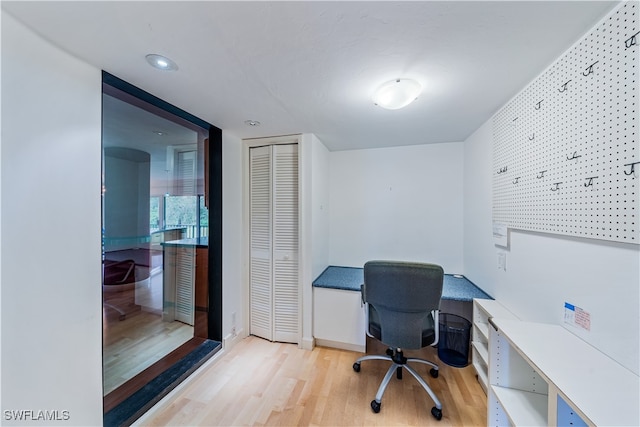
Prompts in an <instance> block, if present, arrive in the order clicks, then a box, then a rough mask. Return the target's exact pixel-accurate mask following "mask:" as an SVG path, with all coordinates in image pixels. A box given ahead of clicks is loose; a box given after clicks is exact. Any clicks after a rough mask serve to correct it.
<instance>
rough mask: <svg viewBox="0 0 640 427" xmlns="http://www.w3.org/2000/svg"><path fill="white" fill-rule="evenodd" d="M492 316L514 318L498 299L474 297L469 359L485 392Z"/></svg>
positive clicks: (487, 377)
mask: <svg viewBox="0 0 640 427" xmlns="http://www.w3.org/2000/svg"><path fill="white" fill-rule="evenodd" d="M492 317H500V318H507V319H516V316H515V315H513V314H512V313H511V312H510V311H509V310H507V309H506V308H505V307H504V306H503V305H502V304H500V303H499V302H498V301H496V300H489V299H478V298H474V300H473V331H472V336H471V348H472V350H471V360H472V363H473V367H474V368H475V370H476V374H477V375H478V382H479V383H480V385H481V386H482V389H483V390H484V392H485V393H487V389H488V387H489V319H490V318H492Z"/></svg>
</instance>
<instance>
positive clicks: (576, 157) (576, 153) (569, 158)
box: [567, 151, 582, 160]
mask: <svg viewBox="0 0 640 427" xmlns="http://www.w3.org/2000/svg"><path fill="white" fill-rule="evenodd" d="M580 157H582V156H581V155H580V156H578V152H577V151H574V152H573V156H572V157H567V160H575V159H578V158H580Z"/></svg>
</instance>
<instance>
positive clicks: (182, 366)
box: [103, 340, 222, 427]
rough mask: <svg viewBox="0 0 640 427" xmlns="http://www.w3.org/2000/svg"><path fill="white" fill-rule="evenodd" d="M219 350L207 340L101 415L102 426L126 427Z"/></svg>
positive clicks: (215, 344)
mask: <svg viewBox="0 0 640 427" xmlns="http://www.w3.org/2000/svg"><path fill="white" fill-rule="evenodd" d="M220 348H222V346H221V344H220V342H218V341H213V340H207V341H205V342H203V343H202V344H200V345H199V346H198V347H197V348H195V349H194V350H193V351H192V352H191V353H189V354H188V355H186V356H184V357H183V358H182V359H180V360H179V361H177V362H176V363H174V364H173V366H171V367H170V368H169V369H167V370H166V371H164V372H163V373H162V374H160V375H158V376H157V377H156V378H154V379H153V380H151V381H150V382H149V383H148V384H146V385H145V386H144V387H142V388H141V389H140V390H138V391H136V392H135V393H133V394H132V395H131V396H129V397H128V398H126V399H125V400H124V401H123V402H122V403H120V404H119V405H118V406H116V407H115V408H113V409H112V410H110V411H109V412H107V413H106V414H105V415H104V418H103V422H104V425H105V427H122V426H129V425H131V424H132V423H133V422H134V421H135V420H137V419H138V418H140V416H142V414H144V413H145V412H146V411H148V410H149V409H150V408H151V407H152V406H153V405H155V404H156V403H157V402H158V401H159V400H160V399H162V398H163V397H164V396H166V395H167V394H168V393H169V392H170V391H171V390H173V389H174V388H175V387H176V386H177V385H178V384H180V383H181V382H182V381H183V380H184V379H185V378H186V377H188V376H189V375H191V374H192V373H193V371H195V370H196V369H198V368H199V367H200V366H202V364H203V363H204V362H206V361H207V360H208V359H209V358H210V357H211V356H213V355H214V354H215V353H216V352H217V351H218V350H220Z"/></svg>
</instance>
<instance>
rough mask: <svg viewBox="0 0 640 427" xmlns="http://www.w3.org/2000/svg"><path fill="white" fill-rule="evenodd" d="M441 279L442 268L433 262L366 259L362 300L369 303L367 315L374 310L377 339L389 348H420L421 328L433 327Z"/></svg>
mask: <svg viewBox="0 0 640 427" xmlns="http://www.w3.org/2000/svg"><path fill="white" fill-rule="evenodd" d="M443 280H444V271H443V269H442V267H440V266H439V265H435V264H427V263H415V262H400V261H369V262H367V263H366V264H365V265H364V286H363V289H362V292H363V299H364V301H365V302H366V303H368V304H369V311H370V318H371V308H373V311H374V312H375V313H374V315H375V316H376V317H377V319H375V320H374V321H375V322H378V323H379V328H380V337H379V339H380V341H382V342H383V343H384V344H386V345H388V346H390V347H397V348H404V349H419V348H422V347H423V346H424V339H423V337H424V333H425V327H427V326H429V325H430V327H431V328H435V327H437V325H434V324H433V321H432V317H431V316H432V314H431V312H432V311H433V310H439V309H440V298H441V297H442V284H443ZM376 327H378V325H376ZM432 332H433V331H432ZM429 344H431V343H429Z"/></svg>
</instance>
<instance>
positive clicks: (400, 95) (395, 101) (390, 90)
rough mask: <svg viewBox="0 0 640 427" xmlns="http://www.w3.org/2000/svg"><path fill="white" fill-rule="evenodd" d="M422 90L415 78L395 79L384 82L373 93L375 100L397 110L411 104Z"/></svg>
mask: <svg viewBox="0 0 640 427" xmlns="http://www.w3.org/2000/svg"><path fill="white" fill-rule="evenodd" d="M420 92H422V86H421V85H420V83H418V82H417V81H415V80H411V79H395V80H391V81H388V82H386V83H384V84H383V85H382V86H380V87H379V88H378V89H377V90H376V92H375V93H374V95H373V102H374V103H375V104H376V105H379V106H380V107H382V108H386V109H387V110H397V109H398V108H402V107H406V106H407V105H409V104H411V103H412V102H413V101H414V100H415V99H416V98H417V97H418V95H420Z"/></svg>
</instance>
